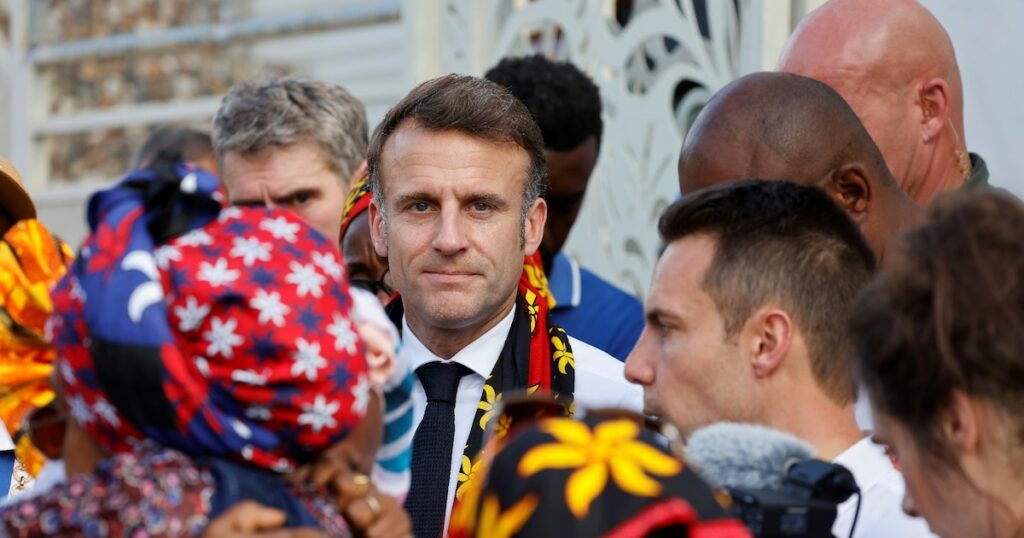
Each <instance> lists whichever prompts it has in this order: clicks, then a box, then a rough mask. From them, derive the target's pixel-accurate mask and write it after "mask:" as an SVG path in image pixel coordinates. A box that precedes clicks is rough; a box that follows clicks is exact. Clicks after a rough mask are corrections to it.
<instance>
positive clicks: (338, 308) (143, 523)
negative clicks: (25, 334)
mask: <svg viewBox="0 0 1024 538" xmlns="http://www.w3.org/2000/svg"><path fill="white" fill-rule="evenodd" d="M216 186H217V184H216V180H215V179H214V178H213V177H212V176H209V175H208V174H206V173H204V172H201V171H199V170H190V169H187V168H184V167H182V166H181V165H173V166H172V165H170V164H168V163H163V164H161V165H158V166H155V167H154V170H150V171H140V172H135V173H133V174H131V175H129V176H128V177H127V178H126V179H125V180H124V181H122V183H121V184H119V185H118V186H117V187H115V188H113V189H110V190H107V191H103V192H101V193H99V194H97V195H95V196H94V197H93V198H92V199H91V200H90V203H89V211H88V217H89V222H90V225H91V227H92V230H93V232H92V234H91V235H90V236H89V238H88V239H87V240H86V242H85V243H84V245H83V247H82V250H81V252H80V256H79V258H78V259H77V260H76V262H75V264H74V265H73V268H72V270H71V271H70V273H69V274H68V276H67V277H66V278H65V279H64V280H63V281H62V282H61V283H60V284H59V285H58V287H57V288H56V290H55V291H54V306H55V313H56V315H55V316H54V317H53V319H52V323H51V326H50V332H51V334H52V340H53V344H54V347H55V348H56V350H57V353H58V356H59V359H58V372H59V374H58V375H57V376H55V377H56V378H57V379H56V380H55V381H56V383H55V385H57V389H58V393H59V395H60V396H62V398H60V399H62V401H63V402H64V403H65V405H64V409H66V412H67V413H68V414H69V415H70V417H69V418H70V420H69V421H68V422H69V426H68V434H69V437H68V439H65V445H64V448H65V451H64V456H65V459H66V463H67V466H68V471H69V474H75V473H76V471H84V472H85V473H88V472H89V471H91V470H93V468H95V472H94V473H92V474H79V475H78V476H74V477H73V478H72V479H71V480H70V481H69V482H68V483H67V484H65V485H64V486H63V487H61V488H59V489H57V490H54V492H53V493H52V494H50V495H47V496H44V497H42V498H40V499H38V500H33V501H27V502H24V503H20V504H17V505H15V506H12V507H10V508H8V509H7V510H4V511H3V512H0V519H2V520H3V525H5V526H6V527H7V531H8V533H9V534H14V535H35V534H78V533H82V534H85V535H105V534H119V535H128V534H130V535H132V536H148V535H159V536H164V535H166V536H178V535H194V534H198V533H200V532H201V531H202V530H203V529H204V528H206V526H207V524H208V523H209V521H210V520H211V519H212V518H213V517H214V516H216V515H218V514H219V513H220V512H222V511H223V510H225V509H227V508H228V507H229V506H231V505H233V504H234V503H235V502H237V501H239V500H241V499H246V498H248V499H251V500H254V501H257V502H259V503H261V504H264V505H267V506H271V507H273V508H277V509H280V510H282V511H283V512H284V513H285V515H286V518H287V521H286V522H285V525H286V526H315V527H319V528H321V529H322V530H324V531H325V532H327V533H328V534H330V535H343V534H345V533H347V530H346V524H345V521H344V518H343V517H342V514H341V513H340V512H339V511H338V509H337V506H336V505H335V503H334V502H333V501H334V499H332V498H331V496H330V495H328V494H327V492H326V491H324V490H322V489H318V488H315V487H312V486H302V485H293V486H290V487H287V486H286V485H285V482H284V481H283V480H282V479H281V477H282V473H285V472H289V471H293V470H295V469H296V468H297V467H298V466H301V465H304V464H307V463H310V462H312V461H313V459H314V458H316V457H317V456H318V455H319V454H320V453H322V452H323V451H325V450H327V449H328V448H329V447H331V446H332V445H335V444H337V443H338V442H339V441H340V440H342V439H343V438H346V437H347V436H350V435H359V436H360V437H362V434H361V433H360V432H361V431H362V429H363V428H364V426H365V425H366V424H369V422H367V420H365V419H364V417H368V416H370V417H372V416H373V415H374V413H376V414H377V415H378V416H379V413H380V410H379V404H378V405H374V404H373V402H379V398H375V397H374V396H373V395H372V394H371V393H372V389H371V383H370V380H369V376H368V371H367V366H366V362H365V359H364V357H363V348H362V343H361V341H360V340H359V338H358V336H357V334H356V332H355V329H354V326H353V324H352V321H351V319H350V313H351V300H350V297H349V294H348V289H347V285H346V284H345V281H344V279H343V272H344V268H343V266H342V265H341V263H340V259H339V257H338V254H337V250H336V248H335V247H334V245H333V244H332V243H331V242H330V241H328V240H327V239H325V238H324V237H322V236H321V235H319V234H318V233H317V232H315V231H314V230H313V229H311V228H309V227H308V226H307V225H305V224H304V223H303V222H302V221H301V220H300V219H299V218H298V217H296V216H294V215H292V214H291V213H289V212H286V211H281V210H276V209H265V208H230V209H224V210H221V208H220V204H219V202H218V201H217V200H215V194H214V193H215V191H216ZM324 327H326V330H324ZM376 427H377V428H378V429H379V423H378V425H377V426H376ZM371 429H372V428H371ZM365 438H366V439H367V446H366V450H367V451H368V452H370V453H371V454H372V453H373V451H375V447H374V446H373V443H374V441H375V439H379V433H377V434H376V435H374V434H373V432H370V434H368V435H365ZM76 440H77V441H78V442H79V445H78V447H77V448H74V449H70V448H72V443H74V442H75V441H76ZM371 459H372V458H371ZM359 478H361V480H362V481H363V482H368V481H367V480H366V478H365V476H363V475H356V480H354V481H356V482H359V481H360V480H358V479H359ZM350 482H351V480H350ZM360 486H362V487H361V489H360V491H362V492H363V493H364V495H363V496H362V497H361V498H360V499H358V500H359V501H360V506H361V508H362V510H363V511H364V512H365V511H366V510H367V509H368V510H369V511H370V512H372V513H373V515H375V516H376V515H379V514H380V512H381V505H382V504H383V503H386V502H388V500H387V499H384V498H379V497H377V496H376V495H375V494H374V493H373V491H372V489H371V488H369V487H367V484H365V483H364V484H360ZM335 493H341V494H343V495H344V494H346V491H345V490H341V491H335ZM392 502H393V501H392ZM389 513H391V514H393V513H394V512H393V511H391V512H389ZM395 528H398V529H400V528H401V525H397V526H396V527H395Z"/></svg>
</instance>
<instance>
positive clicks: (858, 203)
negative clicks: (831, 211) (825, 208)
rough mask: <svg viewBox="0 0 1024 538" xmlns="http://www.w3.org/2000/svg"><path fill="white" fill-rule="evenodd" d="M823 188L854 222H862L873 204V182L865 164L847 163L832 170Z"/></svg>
mask: <svg viewBox="0 0 1024 538" xmlns="http://www.w3.org/2000/svg"><path fill="white" fill-rule="evenodd" d="M821 188H822V189H823V190H824V191H825V193H827V194H828V195H829V196H830V197H831V198H832V200H834V201H835V202H836V203H837V204H839V207H841V208H843V211H846V214H847V215H850V218H852V219H853V221H854V222H856V223H857V224H860V223H861V222H863V220H864V218H865V217H866V216H867V212H868V207H869V206H870V205H871V195H872V194H873V193H872V192H871V182H869V181H868V178H867V174H866V173H865V172H864V166H863V165H861V164H860V163H847V164H844V165H843V166H840V167H839V168H836V169H835V170H833V171H832V174H831V175H830V176H828V177H826V178H825V180H824V182H823V183H822V185H821Z"/></svg>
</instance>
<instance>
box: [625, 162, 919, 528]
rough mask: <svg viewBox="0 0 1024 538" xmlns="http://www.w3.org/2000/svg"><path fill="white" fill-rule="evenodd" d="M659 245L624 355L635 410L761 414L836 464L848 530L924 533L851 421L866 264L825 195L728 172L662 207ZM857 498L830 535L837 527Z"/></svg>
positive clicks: (685, 424) (858, 238) (690, 416)
mask: <svg viewBox="0 0 1024 538" xmlns="http://www.w3.org/2000/svg"><path fill="white" fill-rule="evenodd" d="M659 232H660V233H661V237H662V239H663V241H664V242H665V243H666V244H667V245H668V246H667V247H666V249H665V251H664V253H663V254H662V256H661V259H660V260H659V261H658V265H657V267H656V269H655V272H654V279H653V283H652V285H651V289H650V293H649V294H648V296H647V303H646V305H645V311H646V318H647V325H646V327H645V329H644V332H643V334H641V336H640V340H639V341H638V342H637V345H636V347H635V348H634V349H633V353H631V354H630V356H629V358H628V359H627V360H626V376H627V377H628V378H629V379H630V380H631V381H634V382H637V383H640V384H641V385H643V387H644V404H645V408H646V409H645V410H646V412H648V413H650V414H655V415H660V416H661V417H663V418H664V419H667V420H669V421H671V422H672V423H673V424H675V425H676V426H677V427H678V428H679V429H680V431H681V432H682V433H683V435H684V436H685V435H689V434H690V433H691V432H692V431H693V430H695V429H697V428H699V427H701V426H705V425H707V424H710V423H713V422H719V421H732V422H746V423H752V424H763V425H765V426H768V427H771V428H775V429H777V430H782V431H785V432H788V433H791V434H793V435H796V436H797V437H800V438H802V439H804V440H806V441H807V442H808V443H810V444H811V445H812V446H813V447H814V448H815V451H816V455H817V457H818V458H821V459H823V460H832V461H835V462H838V463H841V464H843V465H844V466H846V467H847V468H848V469H850V471H851V472H852V473H853V475H854V478H856V480H857V483H858V485H859V486H860V488H861V493H862V497H863V505H862V506H861V511H860V518H859V521H858V523H857V528H856V534H855V536H865V537H867V536H872V537H874V536H928V535H929V534H928V530H927V526H926V525H925V524H924V523H923V521H922V520H919V519H912V518H909V517H907V516H906V515H905V514H903V513H902V510H901V507H900V499H901V498H902V496H903V495H902V494H903V478H902V477H901V476H900V474H899V472H898V471H897V470H896V468H895V467H894V466H893V464H892V463H891V462H890V461H889V458H888V457H887V456H886V454H885V450H884V448H883V447H882V446H879V445H876V444H874V443H872V442H871V440H870V438H869V437H867V436H865V435H864V434H863V433H862V432H861V431H860V429H859V428H858V427H857V422H856V419H855V418H854V411H853V404H854V400H855V398H856V394H857V383H856V379H855V375H854V349H853V344H852V341H851V339H850V336H849V331H848V329H847V322H848V319H849V315H850V311H851V309H852V306H853V301H854V299H855V298H856V296H857V294H858V292H859V291H860V289H861V288H862V287H863V286H864V285H865V284H867V282H868V281H869V280H870V279H871V277H872V274H873V273H874V268H875V261H874V256H873V255H872V252H871V249H870V247H869V246H868V243H867V241H866V240H865V239H864V236H863V235H862V234H861V233H860V231H859V230H858V229H857V225H856V224H854V222H853V221H852V220H851V219H850V218H849V217H847V216H846V214H845V213H844V212H843V210H842V209H840V207H839V206H838V205H836V204H835V203H834V202H832V200H831V199H830V198H829V196H828V195H827V194H826V193H825V191H823V190H820V189H818V188H815V187H810V186H801V185H797V184H795V183H789V182H785V181H738V182H732V183H726V184H722V185H718V186H715V187H711V188H709V189H705V190H700V191H697V192H694V193H690V194H688V195H687V196H686V197H685V198H683V199H682V200H680V201H677V202H676V203H674V204H673V205H671V206H670V207H669V208H668V209H667V210H666V211H665V213H664V214H663V215H662V217H661V221H660V223H659ZM855 503H856V501H855V500H853V499H851V500H849V501H847V502H846V503H844V504H842V505H840V507H839V511H838V515H837V517H836V521H835V525H834V526H833V533H834V534H835V535H836V536H848V535H849V532H850V525H851V523H852V521H853V515H854V509H855Z"/></svg>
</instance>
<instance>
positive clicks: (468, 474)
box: [455, 455, 482, 501]
mask: <svg viewBox="0 0 1024 538" xmlns="http://www.w3.org/2000/svg"><path fill="white" fill-rule="evenodd" d="M481 461H482V459H481V458H477V459H476V462H475V463H474V462H471V461H469V456H465V455H463V456H462V468H460V469H459V485H458V486H457V487H456V488H455V498H456V499H458V500H460V501H461V500H462V496H463V495H465V493H466V490H467V489H469V485H470V484H472V483H473V480H474V479H475V478H476V477H477V474H478V473H479V472H480V462H481Z"/></svg>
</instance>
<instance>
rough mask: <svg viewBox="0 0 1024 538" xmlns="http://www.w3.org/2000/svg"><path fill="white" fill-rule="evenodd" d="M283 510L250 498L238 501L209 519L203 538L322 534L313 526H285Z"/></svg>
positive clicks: (322, 536) (296, 537) (280, 537)
mask: <svg viewBox="0 0 1024 538" xmlns="http://www.w3.org/2000/svg"><path fill="white" fill-rule="evenodd" d="M285 519H286V518H285V514H284V512H282V511H280V510H276V509H274V508H269V507H266V506H263V505H262V504H259V503H257V502H254V501H241V502H239V503H237V504H235V505H234V506H232V507H231V508H229V509H228V510H227V511H226V512H224V513H223V514H221V515H220V516H218V517H217V518H216V519H214V520H213V521H211V522H210V524H209V525H208V526H207V527H206V530H205V531H203V538H247V537H255V538H326V536H327V535H326V534H324V533H322V532H320V531H319V530H317V529H310V528H299V529H285V528H283V525H284V522H285Z"/></svg>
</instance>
